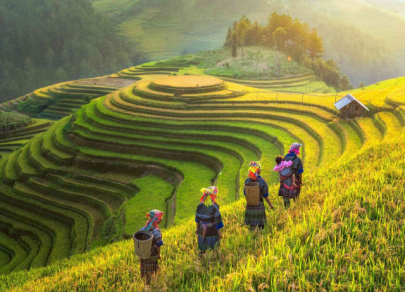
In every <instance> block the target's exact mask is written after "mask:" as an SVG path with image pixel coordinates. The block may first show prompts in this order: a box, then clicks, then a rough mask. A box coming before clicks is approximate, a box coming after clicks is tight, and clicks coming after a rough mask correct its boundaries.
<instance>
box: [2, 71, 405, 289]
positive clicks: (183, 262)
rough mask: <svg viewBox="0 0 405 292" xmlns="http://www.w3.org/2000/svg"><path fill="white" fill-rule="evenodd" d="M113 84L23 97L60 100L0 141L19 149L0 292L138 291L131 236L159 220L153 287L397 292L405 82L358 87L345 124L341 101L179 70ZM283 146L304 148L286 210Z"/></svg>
mask: <svg viewBox="0 0 405 292" xmlns="http://www.w3.org/2000/svg"><path fill="white" fill-rule="evenodd" d="M189 70H191V72H194V73H195V72H196V71H198V74H193V76H188V75H186V74H185V73H186V72H187V71H189ZM173 73H176V75H178V76H175V75H173ZM189 74H191V73H190V72H189ZM109 78H110V79H114V81H112V80H111V82H110V83H109V85H106V83H101V82H100V83H99V84H98V85H97V84H96V85H94V84H93V81H91V82H87V84H81V83H83V82H82V81H81V82H69V83H65V84H58V85H55V86H50V87H48V88H45V89H40V90H37V91H34V92H33V93H32V94H31V95H30V96H28V97H27V98H29V99H33V100H48V99H50V98H52V99H55V98H56V101H57V102H56V103H54V104H52V105H50V106H49V107H47V108H46V109H45V110H44V111H42V112H40V113H39V115H40V117H43V118H45V117H47V118H54V117H57V118H55V119H54V121H53V122H52V125H51V122H49V121H48V122H45V121H44V120H40V119H32V120H31V124H30V125H28V126H25V127H24V128H23V130H16V132H15V135H13V136H7V137H5V136H4V137H3V136H0V137H1V138H0V147H3V146H2V145H17V144H18V143H20V142H21V141H22V140H24V141H25V142H24V143H26V144H25V145H24V146H22V147H20V148H18V149H17V148H10V150H13V149H17V150H16V151H12V152H10V153H9V154H7V155H6V156H4V157H3V158H2V159H1V160H0V181H1V188H0V275H1V276H0V291H142V290H143V289H144V288H145V287H144V282H143V281H142V280H141V277H140V274H139V268H138V265H139V260H138V258H137V257H136V256H135V255H134V250H133V243H132V240H131V239H129V238H131V236H132V234H133V233H134V232H135V231H137V230H138V229H139V228H140V227H142V226H143V225H144V223H145V214H146V212H148V211H150V210H151V209H154V208H156V209H159V210H163V211H164V212H165V215H164V220H163V222H162V224H161V227H162V228H164V229H166V230H164V231H163V238H164V241H165V245H164V246H163V247H162V264H161V272H160V273H159V275H158V277H157V280H156V281H154V282H153V283H152V285H151V287H150V288H149V289H152V290H153V291H160V290H167V291H331V290H335V291H360V290H370V291H372V290H376V291H377V290H378V291H403V290H404V289H405V270H404V268H403V263H404V260H405V252H404V238H405V237H404V232H405V229H404V228H405V227H404V219H403V218H404V215H405V205H404V204H405V203H404V198H405V192H404V188H403V184H404V182H405V173H404V169H405V160H404V147H403V141H404V135H405V134H404V133H405V131H404V126H405V91H404V88H405V81H404V78H399V79H396V80H388V81H384V82H380V83H379V84H378V85H374V86H370V87H366V88H364V89H363V90H358V91H354V92H353V94H354V95H355V96H356V97H357V98H358V99H359V100H360V101H362V102H363V103H364V104H365V105H366V106H370V110H371V111H370V113H369V114H368V115H367V116H364V117H361V118H356V119H353V120H340V119H338V116H339V112H338V111H337V110H336V109H335V107H334V102H335V100H336V98H340V97H342V96H343V95H342V94H339V95H337V94H335V93H333V94H321V93H311V94H302V93H299V94H294V93H291V92H290V93H289V92H273V91H266V90H264V91H263V92H261V93H260V94H257V93H256V92H257V89H256V88H255V87H259V88H261V87H260V82H259V81H257V82H253V81H252V82H251V83H249V82H239V83H240V84H236V83H233V81H234V80H233V79H231V78H217V77H213V76H204V75H203V72H201V71H199V69H198V68H196V67H190V65H187V66H180V65H177V66H175V65H168V64H166V65H164V64H159V63H157V64H154V63H153V64H144V65H141V66H137V67H134V68H130V69H126V70H123V71H121V72H119V73H118V75H117V76H115V75H114V76H113V77H109ZM308 78H310V77H308ZM131 79H132V80H131ZM128 80H129V81H128ZM302 80H306V79H305V78H304V77H303V79H302ZM302 80H301V81H302ZM127 81H128V82H129V83H128V84H125V82H127ZM301 81H300V80H299V78H298V77H297V79H296V80H295V82H297V83H299V82H301ZM114 82H115V83H114ZM116 82H124V83H120V84H121V85H122V86H120V87H122V88H119V86H113V85H114V84H117V83H116ZM133 82H135V83H133ZM85 83H86V82H85ZM282 84H283V83H282V81H281V83H278V84H276V83H274V85H282ZM123 85H125V86H123ZM245 85H246V86H245ZM265 87H266V86H265ZM83 95H88V96H90V98H88V99H86V101H83ZM58 97H60V99H59V98H58ZM20 102H26V101H24V100H20ZM15 103H19V102H18V101H17V102H12V104H7V105H6V106H4V105H3V107H4V108H7V109H13V108H15V107H14V105H13V104H15ZM17 106H18V105H17ZM72 110H74V112H72ZM41 125H43V127H41V128H39V126H41ZM35 127H38V128H35ZM18 131H20V132H18ZM14 142H15V143H14ZM293 142H300V143H302V144H303V150H304V153H303V157H304V163H305V173H304V182H305V185H304V188H303V193H302V195H301V199H300V201H299V204H292V207H291V208H290V209H289V210H284V208H283V206H282V200H281V199H279V198H278V197H277V188H278V185H277V184H278V177H277V174H276V173H274V172H273V171H272V168H273V166H274V158H275V157H276V156H277V155H279V154H285V153H286V151H287V150H288V149H289V145H290V144H291V143H293ZM18 145H22V143H20V144H18ZM10 147H11V146H10ZM13 147H14V146H13ZM0 149H3V148H0ZM4 149H6V146H5V148H4ZM7 149H8V148H7ZM0 151H2V150H0ZM5 152H6V151H5ZM2 153H3V152H2ZM252 160H260V161H261V165H262V168H263V177H264V178H265V179H266V180H267V182H268V183H269V186H270V200H271V201H272V202H273V204H274V205H275V210H274V211H271V210H268V225H266V228H265V229H264V231H263V232H262V233H251V232H249V230H248V228H247V227H245V226H244V225H243V210H244V204H245V200H244V198H243V185H244V181H245V178H246V173H247V169H248V167H249V162H250V161H252ZM209 185H216V186H217V187H218V189H219V195H218V203H219V205H221V212H222V216H223V219H224V223H225V228H224V230H225V231H224V238H223V239H222V242H221V249H220V251H219V252H218V253H217V254H209V255H207V260H202V261H198V255H197V252H196V248H195V246H196V238H195V237H193V235H194V231H193V230H194V225H195V223H194V219H193V217H194V213H195V207H196V206H197V205H198V203H199V198H200V192H199V190H200V189H201V188H202V187H206V186H209ZM266 208H267V207H266ZM212 260H215V261H217V262H218V264H214V265H212V263H211V264H210V265H209V266H208V264H209V263H208V262H210V261H212ZM369 285H372V286H369Z"/></svg>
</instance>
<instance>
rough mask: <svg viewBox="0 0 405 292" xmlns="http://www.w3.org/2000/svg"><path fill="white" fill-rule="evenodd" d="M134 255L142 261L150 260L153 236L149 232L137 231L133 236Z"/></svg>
mask: <svg viewBox="0 0 405 292" xmlns="http://www.w3.org/2000/svg"><path fill="white" fill-rule="evenodd" d="M133 238H134V246H135V254H136V255H137V256H138V257H139V258H140V259H142V260H146V259H148V258H150V256H151V254H152V241H153V234H152V233H150V232H149V231H138V232H136V233H135V234H134V237H133Z"/></svg>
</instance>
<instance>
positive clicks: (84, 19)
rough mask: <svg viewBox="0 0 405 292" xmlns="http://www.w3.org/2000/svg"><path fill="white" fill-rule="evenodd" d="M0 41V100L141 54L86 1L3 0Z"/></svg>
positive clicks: (127, 62)
mask: <svg viewBox="0 0 405 292" xmlns="http://www.w3.org/2000/svg"><path fill="white" fill-rule="evenodd" d="M0 45H1V50H0V102H5V101H7V100H11V99H13V98H16V97H18V96H21V95H24V94H27V93H29V92H31V91H33V90H35V89H37V88H40V87H44V86H47V85H51V84H54V83H58V82H63V81H67V80H73V79H79V78H87V77H94V76H100V75H106V74H111V73H114V72H117V71H118V70H119V69H122V68H127V67H130V66H131V65H132V64H133V63H138V62H141V59H142V56H141V54H140V53H138V52H137V51H136V50H135V49H134V45H133V44H131V43H129V42H128V41H125V40H124V39H122V38H121V37H120V36H119V35H118V33H117V31H116V29H115V28H114V26H113V25H112V24H111V23H110V21H109V20H108V19H107V18H106V17H105V16H102V15H99V14H97V13H96V12H95V11H94V9H93V6H92V2H91V1H90V0H47V1H42V0H18V1H15V0H2V1H1V2H0Z"/></svg>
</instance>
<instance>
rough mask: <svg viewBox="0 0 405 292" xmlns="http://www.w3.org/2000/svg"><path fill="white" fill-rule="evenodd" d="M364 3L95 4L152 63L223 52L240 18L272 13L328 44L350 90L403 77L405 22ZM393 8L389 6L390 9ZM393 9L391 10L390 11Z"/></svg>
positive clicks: (203, 0)
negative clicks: (303, 25)
mask: <svg viewBox="0 0 405 292" xmlns="http://www.w3.org/2000/svg"><path fill="white" fill-rule="evenodd" d="M391 2H392V5H388V6H386V7H384V6H385V1H384V5H382V4H378V2H377V1H375V2H374V0H370V1H363V0H354V1H348V0H343V1H340V0H330V1H325V0H313V1H304V0H286V1H281V0H275V1H264V0H252V1H242V0H233V1H230V0H216V1H213V0H190V1H186V2H184V1H181V0H170V1H168V0H160V1H156V0H155V1H153V0H147V1H146V0H119V1H115V0H114V1H113V0H96V1H94V2H93V4H94V6H95V8H96V10H97V11H100V12H105V13H107V14H109V15H110V16H111V17H112V18H113V21H114V22H115V23H116V25H117V26H118V28H119V31H120V33H121V34H122V35H124V36H126V37H127V38H129V39H131V40H134V41H137V42H139V44H140V48H141V49H142V50H143V51H144V52H145V53H147V54H149V56H150V59H151V60H161V59H166V58H169V57H173V56H177V55H179V54H186V53H194V52H197V51H201V50H211V49H216V48H219V47H221V46H222V44H223V40H224V37H225V35H226V32H227V28H228V27H229V26H232V24H233V22H234V21H235V20H238V19H239V18H240V17H242V16H243V15H246V16H247V17H248V18H249V19H252V20H253V21H254V20H257V21H259V22H260V23H262V24H266V22H267V18H268V17H269V15H270V14H271V13H272V12H274V11H276V12H278V13H288V14H291V15H293V16H294V17H298V18H299V19H301V20H303V21H305V22H307V23H309V25H311V26H315V27H316V28H317V29H318V30H319V32H320V34H321V36H322V37H323V38H324V39H326V40H328V42H327V43H326V45H325V47H326V57H330V58H333V59H336V60H337V61H338V63H339V65H340V66H341V67H342V72H343V73H344V74H347V75H348V76H349V78H350V80H351V81H352V83H353V84H354V85H357V84H358V83H359V82H360V81H364V82H366V83H367V84H371V83H375V82H377V81H378V80H381V79H387V78H392V77H396V76H400V75H403V74H404V71H405V69H402V68H404V66H402V64H404V62H405V30H404V29H403V28H404V27H405V17H402V16H401V15H400V14H399V13H400V12H398V13H393V12H391V11H390V10H389V7H397V6H398V7H399V6H401V5H402V4H403V3H400V2H396V1H390V3H391ZM394 4H395V5H396V6H393V5H394ZM393 9H395V8H393Z"/></svg>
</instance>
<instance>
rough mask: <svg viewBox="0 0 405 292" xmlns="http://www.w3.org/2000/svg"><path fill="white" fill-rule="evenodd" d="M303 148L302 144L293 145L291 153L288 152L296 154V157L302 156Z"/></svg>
mask: <svg viewBox="0 0 405 292" xmlns="http://www.w3.org/2000/svg"><path fill="white" fill-rule="evenodd" d="M301 146H302V144H299V143H293V144H291V148H290V151H288V153H290V154H295V155H300V148H301Z"/></svg>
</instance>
